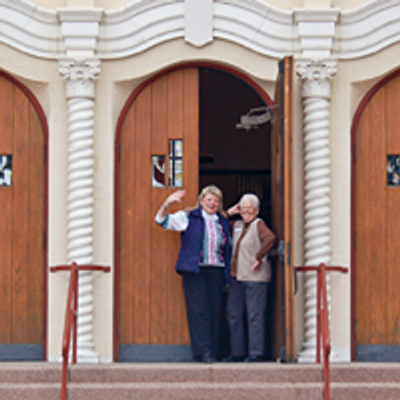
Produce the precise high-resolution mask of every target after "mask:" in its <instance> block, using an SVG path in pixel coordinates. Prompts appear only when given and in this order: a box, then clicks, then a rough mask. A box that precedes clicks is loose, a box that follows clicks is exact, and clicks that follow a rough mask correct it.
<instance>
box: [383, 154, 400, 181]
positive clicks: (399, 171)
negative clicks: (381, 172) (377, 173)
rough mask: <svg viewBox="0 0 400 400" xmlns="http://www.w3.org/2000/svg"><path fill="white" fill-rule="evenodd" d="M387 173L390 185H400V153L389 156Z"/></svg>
mask: <svg viewBox="0 0 400 400" xmlns="http://www.w3.org/2000/svg"><path fill="white" fill-rule="evenodd" d="M386 174H387V179H386V183H387V185H388V186H400V155H388V156H387V162H386Z"/></svg>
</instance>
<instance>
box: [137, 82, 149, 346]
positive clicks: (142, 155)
mask: <svg viewBox="0 0 400 400" xmlns="http://www.w3.org/2000/svg"><path fill="white" fill-rule="evenodd" d="M136 132H137V135H136V151H135V156H136V171H137V174H136V185H135V186H136V189H135V202H136V205H137V206H136V210H137V216H136V226H135V228H134V229H135V233H136V234H135V239H134V247H135V255H134V285H133V290H134V320H135V332H134V335H135V343H137V344H148V343H149V339H150V332H149V330H150V315H149V306H150V304H149V303H150V271H151V269H150V267H151V265H150V264H151V254H150V251H151V246H150V245H149V244H150V243H151V230H152V228H151V221H152V215H151V211H152V208H151V207H152V205H151V203H152V202H151V184H150V183H151V158H150V155H151V88H150V87H147V88H146V89H144V91H143V92H142V93H141V94H140V95H139V97H138V99H137V100H136Z"/></svg>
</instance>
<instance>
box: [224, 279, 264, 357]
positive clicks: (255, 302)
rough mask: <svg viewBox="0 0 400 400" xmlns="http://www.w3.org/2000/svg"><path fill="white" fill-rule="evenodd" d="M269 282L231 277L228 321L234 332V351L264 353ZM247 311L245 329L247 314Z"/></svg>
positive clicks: (232, 332)
mask: <svg viewBox="0 0 400 400" xmlns="http://www.w3.org/2000/svg"><path fill="white" fill-rule="evenodd" d="M267 285H268V284H267V283H266V282H241V281H237V280H236V279H235V278H231V282H230V286H229V294H228V310H227V312H228V323H229V331H230V336H231V355H232V356H234V357H243V356H245V355H246V347H247V346H246V343H245V339H246V337H248V355H250V356H262V355H263V354H264V345H265V312H266V307H267ZM246 314H247V328H248V332H247V334H246V332H245V320H244V317H245V315H246Z"/></svg>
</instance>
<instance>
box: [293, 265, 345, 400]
mask: <svg viewBox="0 0 400 400" xmlns="http://www.w3.org/2000/svg"><path fill="white" fill-rule="evenodd" d="M296 270H297V271H299V272H309V271H316V272H317V356H316V361H317V363H318V364H320V363H321V340H322V352H323V355H324V399H325V400H329V398H330V389H329V387H330V381H329V355H330V354H331V339H330V333H329V310H328V294H327V290H326V271H336V272H342V273H347V272H348V268H345V267H332V266H329V267H327V266H326V265H325V264H324V263H321V264H319V265H318V266H302V267H296ZM321 300H322V305H321Z"/></svg>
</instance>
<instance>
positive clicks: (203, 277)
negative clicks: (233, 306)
mask: <svg viewBox="0 0 400 400" xmlns="http://www.w3.org/2000/svg"><path fill="white" fill-rule="evenodd" d="M182 278H183V290H184V293H185V301H186V311H187V319H188V323H189V333H190V341H191V346H192V353H193V358H194V359H197V358H201V357H202V356H203V355H204V354H205V353H207V352H208V353H210V355H211V356H212V357H214V358H216V357H217V355H218V341H219V325H220V315H221V301H222V291H223V286H224V268H222V267H202V268H200V272H199V273H198V274H190V273H183V274H182Z"/></svg>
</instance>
